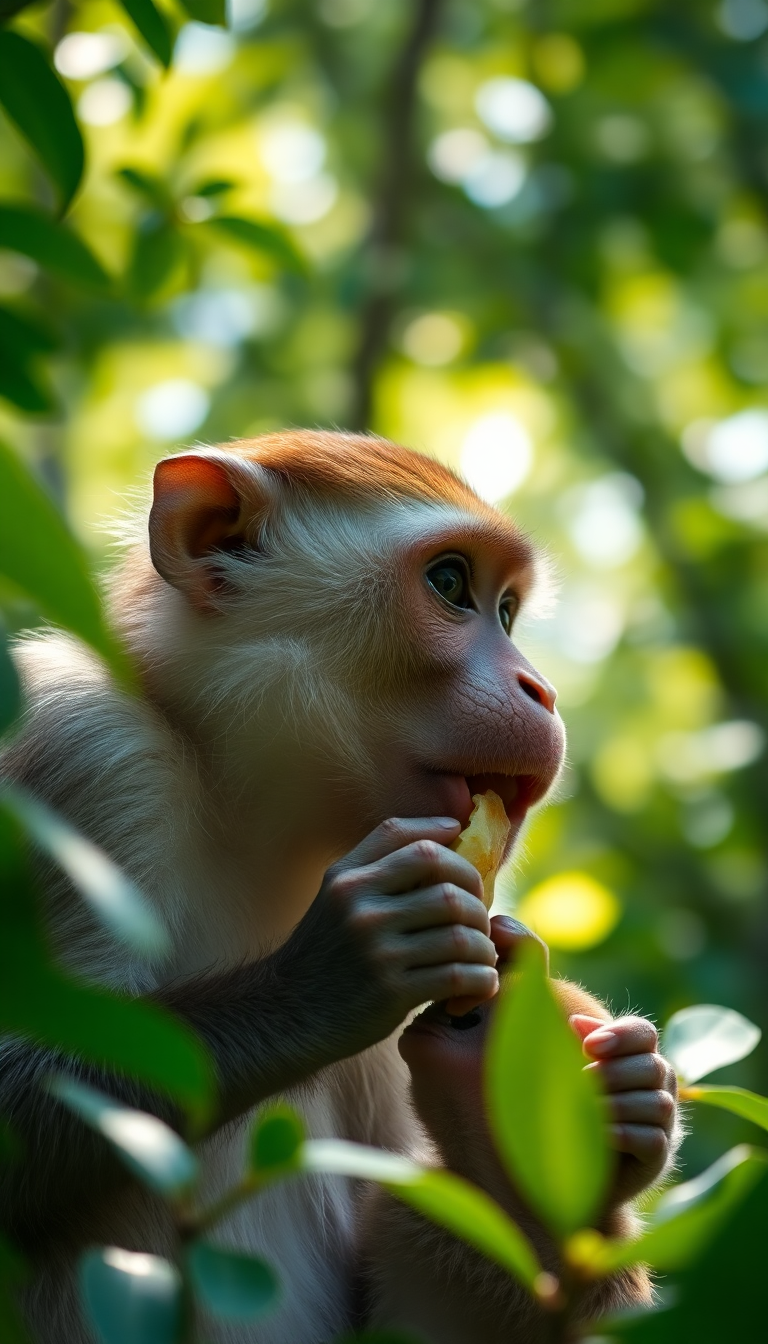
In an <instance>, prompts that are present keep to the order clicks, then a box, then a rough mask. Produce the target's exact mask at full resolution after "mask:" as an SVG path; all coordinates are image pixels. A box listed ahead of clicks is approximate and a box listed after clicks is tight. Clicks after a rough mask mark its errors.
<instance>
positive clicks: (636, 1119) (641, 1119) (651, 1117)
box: [607, 1088, 675, 1130]
mask: <svg viewBox="0 0 768 1344" xmlns="http://www.w3.org/2000/svg"><path fill="white" fill-rule="evenodd" d="M607 1104H608V1107H609V1109H610V1113H611V1115H612V1116H613V1119H614V1120H616V1121H621V1122H623V1123H624V1124H630V1125H657V1126H659V1127H660V1128H661V1129H664V1130H668V1129H669V1127H670V1125H671V1124H672V1120H673V1119H674V1114H675V1099H674V1097H672V1096H671V1095H670V1093H669V1092H665V1091H663V1089H661V1088H657V1089H656V1090H655V1091H641V1092H617V1093H616V1094H615V1095H613V1096H610V1097H608V1098H607Z"/></svg>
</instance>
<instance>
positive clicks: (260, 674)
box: [0, 430, 564, 1344]
mask: <svg viewBox="0 0 768 1344" xmlns="http://www.w3.org/2000/svg"><path fill="white" fill-rule="evenodd" d="M540 571H541V563H540V560H539V558H538V555H537V552H536V550H535V548H534V547H533V545H532V543H531V542H530V541H529V540H528V539H527V538H526V537H525V536H524V534H523V533H522V532H521V530H520V529H519V528H518V527H517V526H516V524H515V523H514V522H513V521H511V520H510V519H509V518H508V517H506V516H504V515H503V514H502V513H501V512H499V511H498V510H497V509H495V508H494V507H492V506H491V505H489V504H487V503H485V502H484V501H483V500H481V499H480V498H479V497H478V496H477V495H476V494H475V493H474V492H473V490H472V489H471V488H470V487H469V486H468V485H467V484H466V483H465V482H463V481H462V480H461V479H460V478H459V477H458V476H457V475H455V474H454V473H453V472H452V471H451V470H450V469H449V468H447V467H445V466H443V465H442V464H440V463H438V462H437V461H435V460H432V459H430V458H428V457H426V456H424V455H422V454H419V453H416V452H413V451H411V450H409V449H406V448H403V447H400V446H399V445H396V444H393V443H390V442H389V441H387V440H384V439H381V438H377V437H375V436H365V435H352V434H345V433H337V432H333V433H331V432H321V431H306V430H291V431H286V432H283V433H273V434H267V435H263V436H261V437H259V438H256V439H251V440H244V441H240V442H237V443H231V444H228V445H225V446H220V447H198V448H195V449H191V450H183V451H181V452H180V453H178V454H176V455H173V456H170V457H168V458H165V459H164V460H163V461H161V462H160V463H159V464H158V465H157V467H156V470H155V473H154V482H153V494H152V503H151V509H150V511H149V515H148V517H147V516H146V514H143V515H137V518H136V520H135V522H134V523H133V524H131V527H130V528H129V535H128V539H127V545H126V550H125V554H124V557H123V559H122V562H121V563H120V565H119V566H118V567H117V568H116V570H115V573H114V575H113V577H112V579H111V581H110V589H109V599H108V603H109V615H110V621H111V624H112V627H113V629H114V630H115V632H116V634H117V635H118V636H119V637H120V638H121V639H122V640H123V641H124V643H125V645H126V647H127V649H128V651H129V653H130V655H131V658H132V660H133V663H134V666H135V668H136V677H137V682H138V692H137V693H135V694H131V693H128V692H127V691H126V690H125V689H123V688H121V687H120V686H118V685H117V684H116V682H115V681H114V679H113V678H112V677H111V676H110V675H109V673H108V672H107V671H106V669H105V667H104V665H103V664H102V663H101V662H100V661H99V659H98V658H97V657H95V656H94V655H93V654H92V653H90V652H89V651H88V650H87V649H86V648H85V646H84V645H82V644H80V643H78V641H76V640H75V639H73V638H71V637H69V636H67V635H65V634H62V633H56V632H54V631H48V632H43V633H42V634H39V633H38V634H33V635H32V636H30V637H28V638H26V639H25V640H23V641H22V642H21V643H20V644H19V646H18V648H17V652H16V657H17V661H18V665H19V671H20V675H21V677H22V681H23V685H24V688H25V696H26V704H27V710H26V714H25V717H24V720H23V723H22V726H21V728H20V730H19V732H18V733H17V735H16V736H15V737H14V738H13V739H12V740H11V741H10V743H9V744H8V746H7V748H6V749H5V751H4V754H3V759H2V763H1V764H2V773H3V774H4V775H5V776H6V777H7V778H8V779H10V780H12V781H16V782H18V783H19V784H21V785H23V786H24V787H26V788H27V789H29V790H30V791H31V792H32V793H33V795H35V796H36V797H38V798H40V799H42V800H44V801H45V802H47V803H48V804H49V805H51V806H52V807H54V808H56V809H57V810H58V811H59V812H60V813H61V814H62V815H63V816H64V817H65V818H66V819H68V820H69V821H70V822H71V823H72V824H73V825H75V826H76V827H78V828H79V829H80V830H81V831H82V832H83V833H84V834H85V835H86V836H88V837H89V838H90V839H91V840H93V841H94V842H95V843H97V844H99V845H101V846H102V847H103V848H104V849H105V851H106V852H107V853H108V854H109V855H110V856H111V857H112V858H113V859H114V860H115V861H116V862H117V863H118V864H119V865H121V866H122V868H123V869H124V870H125V871H126V873H128V874H129V875H130V876H131V877H132V878H133V879H134V880H135V881H136V882H137V883H138V884H139V886H140V887H141V888H142V889H143V891H144V892H145V893H146V895H147V897H148V899H149V900H150V901H151V902H152V904H153V906H154V908H155V909H156V911H157V912H158V914H159V915H160V917H161V918H162V919H163V920H164V922H165V924H166V926H167V928H168V929H169V931H170V934H171V943H172V950H171V952H170V953H169V954H168V955H167V956H166V957H165V958H164V959H163V960H161V961H157V960H155V961H151V960H147V959H141V958H139V957H137V956H136V955H134V954H133V953H131V952H129V951H127V950H126V949H125V948H124V947H122V946H120V945H119V944H118V943H117V942H116V941H115V940H114V938H113V936H112V935H110V933H109V932H107V931H105V929H104V928H102V927H100V926H99V925H98V924H97V923H96V922H95V920H94V919H93V918H92V916H91V915H90V914H89V912H88V910H87V909H86V908H85V907H84V906H83V904H82V903H81V902H79V900H78V898H77V896H76V895H75V893H74V892H73V891H72V890H71V889H70V887H69V886H68V885H67V883H66V880H65V879H64V878H63V877H62V876H61V875H60V874H57V873H56V872H54V871H53V870H52V869H51V868H46V867H45V866H44V865H42V864H41V866H40V869H39V881H40V885H41V891H42V904H43V911H44V917H45V921H46V927H47V931H48V934H49V938H50V943H51V947H52V949H53V951H54V954H55V956H56V958H57V959H58V961H59V963H60V964H61V965H62V966H63V967H64V968H65V969H67V970H68V971H69V972H70V973H71V974H74V975H78V976H81V977H84V978H86V979H87V980H89V981H90V982H92V983H98V984H102V985H106V986H108V987H110V988H112V989H114V990H117V991H121V992H124V993H127V994H130V995H132V996H135V997H137V998H145V999H148V1000H150V1001H152V1002H155V1003H158V1004H160V1005H162V1006H164V1007H165V1008H167V1009H169V1010H171V1011H172V1012H174V1013H175V1014H176V1015H177V1016H178V1017H179V1018H180V1019H181V1021H182V1022H183V1023H185V1024H186V1025H188V1026H189V1027H191V1028H192V1029H194V1031H196V1032H197V1033H198V1035H199V1036H200V1038H201V1039H202V1040H203V1042H204V1043H205V1044H206V1046H207V1048H208V1050H209V1052H210V1054H211V1057H212V1060H213V1064H214V1068H215V1074H216V1082H217V1088H218V1103H217V1110H216V1114H215V1116H214V1117H213V1119H212V1121H211V1123H210V1127H209V1131H208V1133H207V1135H206V1136H205V1137H204V1139H203V1140H202V1141H201V1143H200V1144H199V1155H200V1160H201V1165H202V1171H203V1177H202V1197H203V1198H204V1199H205V1200H206V1201H208V1200H211V1199H214V1198H215V1197H216V1196H217V1195H218V1194H220V1193H221V1192H222V1191H223V1190H224V1189H226V1188H228V1187H229V1186H230V1185H232V1184H233V1183H234V1182H235V1181H236V1180H237V1179H238V1177H239V1175H240V1172H241V1170H242V1167H243V1163H244V1155H245V1149H246V1140H247V1133H248V1130H249V1126H250V1124H251V1122H252V1120H253V1117H254V1115H255V1114H256V1113H257V1112H258V1108H259V1106H260V1105H262V1104H263V1103H264V1102H265V1101H267V1100H268V1099H270V1098H274V1097H276V1096H285V1097H287V1099H288V1100H289V1101H291V1102H292V1103H293V1104H295V1105H296V1106H297V1107H298V1108H299V1109H300V1110H301V1112H302V1113H303V1114H304V1116H305V1117H306V1121H307V1125H308V1130H309V1133H310V1134H311V1135H315V1136H322V1137H333V1136H339V1137H342V1138H347V1139H353V1140H358V1141H361V1142H363V1143H369V1144H375V1145H379V1146H381V1147H385V1148H390V1149H394V1150H403V1151H404V1150H406V1149H407V1148H408V1145H409V1143H411V1141H412V1137H413V1132H414V1119H413V1115H412V1112H411V1109H410V1105H409V1101H408V1092H407V1070H406V1068H405V1065H404V1063H403V1061H402V1059H401V1058H400V1055H399V1054H398V1052H397V1048H396V1037H397V1031H398V1029H399V1027H400V1026H401V1025H402V1023H403V1022H404V1021H405V1019H406V1017H407V1016H408V1014H409V1013H411V1012H412V1011H413V1010H414V1009H416V1008H418V1007H420V1006H421V1005H423V1004H424V1003H426V1002H428V1001H436V1002H441V1001H445V1000H447V999H450V998H461V997H464V998H466V999H474V1000H475V1001H476V1002H483V1001H485V1000H486V999H490V998H492V997H493V995H494V994H495V993H496V990H497V988H498V972H497V968H496V961H497V956H498V952H497V946H496V945H494V942H493V940H492V939H491V936H490V935H491V927H490V924H489V918H488V914H487V912H486V910H485V908H484V906H483V904H482V887H481V883H480V879H479V876H478V874H477V873H476V872H475V870H474V869H473V868H472V867H471V866H470V865H469V864H468V863H467V862H466V861H465V860H463V859H461V858H460V856H459V855H457V854H455V853H453V852H452V851H451V849H450V848H449V846H450V844H451V842H452V841H453V840H454V839H455V838H456V836H457V834H458V833H459V831H460V829H461V828H462V827H463V826H464V825H466V822H467V820H468V817H469V813H470V810H471V796H472V794H474V793H477V792H483V791H485V790H487V789H488V788H493V789H494V790H495V791H496V792H497V793H498V794H499V796H500V797H501V799H502V801H503V802H504V806H505V810H506V811H507V815H508V817H509V819H510V822H511V830H510V839H509V845H508V849H509V850H510V851H511V848H512V846H513V844H514V843H515V841H516V840H517V838H518V837H519V835H520V833H521V831H522V830H523V827H524V824H525V822H526V818H527V816H528V815H529V813H530V812H531V810H532V809H533V808H535V807H536V806H538V805H539V804H541V803H542V801H543V800H544V799H545V798H546V796H547V794H548V793H549V791H550V789H551V787H552V785H553V783H554V781H555V780H556V779H557V776H558V773H559V770H560V767H561V762H562V759H563V751H564V729H563V724H562V721H561V719H560V716H559V714H558V711H557V708H556V705H555V691H554V688H553V687H552V686H551V685H550V683H549V682H548V681H547V680H546V679H545V678H544V677H542V676H541V675H540V674H539V673H538V672H537V671H536V670H535V669H534V668H533V667H532V666H531V664H530V663H529V662H528V661H527V660H526V659H525V658H524V656H523V655H522V653H521V652H520V651H519V649H518V648H517V646H516V644H515V642H514V638H513V635H514V623H515V619H516V617H517V613H518V610H519V609H520V607H521V606H522V605H523V603H524V602H526V600H528V601H530V598H531V594H532V592H533V591H534V589H535V586H536V583H537V578H538V575H539V574H540ZM505 937H506V935H505V932H504V927H503V922H502V925H500V926H499V929H498V931H497V933H496V943H497V944H501V945H504V940H505ZM52 1069H65V1070H67V1071H68V1072H69V1073H70V1074H71V1075H72V1076H73V1077H76V1078H79V1079H80V1080H82V1081H84V1082H86V1083H90V1084H91V1085H94V1086H97V1087H100V1088H101V1089H102V1090H103V1091H105V1092H107V1093H109V1094H110V1095H111V1096H112V1097H114V1098H115V1099H117V1100H122V1101H124V1102H125V1103H126V1104H129V1105H133V1106H136V1107H138V1108H140V1109H143V1110H147V1111H150V1112H152V1113H153V1114H155V1115H157V1116H159V1117H160V1118H161V1119H163V1120H164V1121H166V1122H167V1123H169V1124H170V1125H172V1126H174V1127H175V1128H176V1129H177V1130H179V1132H182V1133H185V1132H186V1130H185V1123H186V1122H185V1117H184V1115H183V1114H182V1112H181V1110H180V1108H179V1107H178V1106H176V1105H174V1104H173V1103H172V1102H170V1101H169V1100H167V1099H166V1098H164V1097H161V1096H159V1095H157V1094H155V1093H153V1092H151V1091H150V1090H149V1089H147V1088H145V1087H143V1086H141V1085H140V1084H138V1083H137V1082H136V1081H135V1080H130V1079H127V1078H124V1077H121V1076H119V1075H118V1074H117V1073H110V1072H108V1071H106V1070H103V1069H98V1068H95V1067H92V1066H90V1065H87V1064H85V1063H84V1062H83V1061H82V1060H75V1059H64V1058H62V1057H60V1056H58V1055H57V1054H56V1052H55V1051H51V1050H50V1049H44V1048H42V1047H38V1046H35V1045H34V1043H30V1042H28V1041H23V1040H20V1039H10V1040H6V1041H5V1042H4V1043H3V1045H2V1056H1V1057H0V1113H2V1114H3V1115H4V1116H5V1118H6V1119H7V1120H8V1122H9V1123H10V1125H11V1127H12V1129H13V1131H14V1132H15V1133H16V1134H17V1135H19V1137H20V1139H21V1141H22V1143H23V1145H24V1148H25V1150H26V1155H27V1160H26V1161H25V1162H23V1163H10V1164H8V1165H7V1167H6V1169H5V1170H4V1172H3V1177H2V1180H3V1189H2V1192H1V1197H0V1208H1V1209H2V1213H1V1214H0V1217H1V1218H2V1222H3V1227H4V1229H5V1230H6V1231H7V1232H8V1234H9V1235H10V1236H11V1237H12V1238H13V1239H14V1241H15V1242H16V1244H18V1245H19V1246H20V1247H21V1249H22V1251H23V1252H24V1253H25V1254H26V1256H27V1258H28V1260H29V1262H30V1268H31V1274H32V1282H31V1286H30V1287H29V1289H28V1290H27V1291H26V1294H25V1298H24V1310H25V1312H26V1316H27V1319H28V1322H29V1325H30V1330H31V1333H32V1335H33V1337H34V1338H35V1339H36V1340H38V1341H40V1344H54V1341H55V1344H92V1335H91V1332H90V1330H89V1327H88V1326H87V1324H86V1322H85V1321H84V1319H83V1316H82V1313H81V1310H80V1305H79V1299H78V1292H77V1283H76V1273H75V1264H76V1261H77V1258H78V1256H79V1254H80V1252H81V1250H82V1249H83V1248H84V1247H87V1246H91V1245H99V1244H104V1243H110V1244H114V1245H117V1246H121V1247H124V1248H126V1249H128V1250H139V1251H151V1252H154V1253H157V1254H160V1255H165V1256H167V1257H168V1258H170V1259H173V1258H174V1256H175V1255H176V1254H177V1250H178V1245H177V1237H176V1232H175V1229H174V1227H173V1225H172V1223H171V1220H170V1217H169V1214H168V1212H167V1209H166V1207H165V1206H164V1204H163V1203H162V1201H160V1200H159V1199H158V1198H156V1197H155V1196H153V1195H152V1194H150V1193H148V1192H147V1191H146V1190H144V1189H142V1188H141V1187H140V1186H139V1185H138V1184H137V1183H136V1182H135V1181H134V1179H133V1178H132V1177H131V1175H130V1174H129V1173H128V1172H127V1171H125V1170H124V1169H123V1168H122V1166H121V1164H120V1163H119V1162H118V1161H117V1160H116V1159H115V1158H114V1155H113V1154H111V1153H110V1151H109V1149H108V1145H107V1144H106V1143H105V1142H104V1141H103V1140H102V1139H101V1138H100V1136H98V1135H95V1134H92V1133H90V1132H89V1131H87V1130H86V1128H85V1126H84V1125H83V1124H81V1122H80V1121H79V1120H78V1119H76V1118H75V1117H74V1116H72V1115H71V1114H69V1113H68V1112H67V1111H66V1110H65V1109H64V1107H63V1106H62V1105H61V1104H59V1103H58V1102H56V1101H55V1100H53V1099H52V1098H50V1097H49V1096H48V1094H47V1093H46V1091H45V1087H44V1083H45V1080H46V1079H47V1077H48V1076H49V1074H50V1072H51V1071H52ZM359 1197H360V1196H359V1192H358V1189H357V1187H356V1186H355V1184H354V1183H352V1182H346V1181H344V1180H342V1179H341V1178H337V1177H327V1178H325V1177H313V1178H307V1179H306V1180H297V1181H293V1182H289V1183H286V1184H285V1185H281V1186H277V1185H276V1186H275V1187H274V1188H272V1189H270V1190H268V1191H265V1192H264V1193H263V1194H262V1195H261V1196H260V1197H259V1198H258V1199H256V1200H254V1201H252V1202H251V1203H249V1204H248V1205H247V1206H242V1207H240V1208H239V1209H237V1210H235V1211H234V1212H233V1213H232V1214H231V1215H230V1216H229V1217H228V1218H227V1219H226V1220H225V1222H224V1223H223V1224H222V1225H221V1227H220V1228H219V1229H217V1231H216V1233H215V1235H216V1237H217V1238H218V1239H219V1240H221V1242H222V1243H223V1244H226V1245H229V1246H233V1247H235V1248H238V1249H240V1250H242V1251H246V1252H251V1253H253V1254H256V1255H262V1256H264V1257H265V1258H266V1259H267V1260H269V1261H270V1262H271V1263H272V1265H273V1266H274V1268H275V1269H276V1271H277V1273H278V1275H279V1277H280V1279H281V1282H282V1285H283V1293H282V1304H281V1305H280V1306H279V1308H278V1309H277V1310H276V1311H275V1312H274V1313H273V1314H272V1315H270V1316H267V1317H265V1318H264V1320H263V1321H261V1322H259V1323H258V1325H257V1326H256V1325H254V1326H239V1325H234V1324H231V1323H229V1324H222V1323H216V1322H211V1323H210V1324H209V1325H208V1326H207V1328H206V1336H207V1337H208V1338H209V1339H211V1340H212V1341H214V1342H215V1344H246V1342H247V1344H250V1341H259V1342H260V1344H296V1341H298V1340H301V1341H302V1344H320V1342H321V1341H326V1340H329V1339H331V1338H333V1337H334V1335H336V1334H339V1333H342V1332H343V1331H344V1330H345V1329H347V1328H348V1327H349V1325H350V1322H354V1320H355V1315H354V1311H355V1307H354V1278H355V1275H354V1265H355V1247H354V1238H355V1224H356V1209H357V1207H358V1203H359Z"/></svg>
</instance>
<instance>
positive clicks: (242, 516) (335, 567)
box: [119, 431, 563, 857]
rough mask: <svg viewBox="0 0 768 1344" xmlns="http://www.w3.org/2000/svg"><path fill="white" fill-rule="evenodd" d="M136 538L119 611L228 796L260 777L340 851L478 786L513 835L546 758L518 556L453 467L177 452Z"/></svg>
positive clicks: (303, 438) (338, 450)
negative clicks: (518, 641)
mask: <svg viewBox="0 0 768 1344" xmlns="http://www.w3.org/2000/svg"><path fill="white" fill-rule="evenodd" d="M149 552H150V556H151V566H150V563H149V557H148V556H146V550H144V554H143V557H142V556H139V557H138V558H134V560H133V561H132V562H130V563H129V564H128V566H127V567H126V571H125V578H124V580H123V583H122V587H121V588H120V589H119V597H120V599H121V602H122V607H123V610H124V612H125V613H126V614H125V615H124V617H123V619H124V620H125V621H126V622H127V623H128V625H129V627H130V630H131V635H132V643H133V644H134V647H138V649H139V652H140V655H141V658H142V666H143V672H144V676H145V678H146V682H147V684H148V686H149V688H150V691H151V693H152V695H153V696H154V698H155V699H156V701H158V702H159V703H160V704H161V705H162V707H163V709H164V710H165V711H166V713H169V714H170V716H171V718H172V719H173V718H175V720H176V721H177V722H178V724H179V726H180V728H181V729H182V730H183V731H184V732H185V733H186V734H187V736H188V737H190V738H191V739H192V740H193V742H194V743H195V744H196V745H198V744H200V745H202V747H203V748H204V750H205V753H206V760H207V763H208V767H209V768H211V769H212V770H214V771H215V770H216V769H217V768H219V778H220V779H221V780H222V781H225V782H226V787H227V789H228V790H229V792H230V796H237V797H238V799H240V800H242V799H243V798H245V797H247V796H249V795H250V794H251V793H253V795H254V803H255V804H256V805H258V802H259V798H260V797H261V798H262V799H263V797H264V792H265V789H267V790H269V789H272V790H274V791H275V800H276V799H277V798H278V797H279V800H280V801H281V804H282V806H283V807H284V809H285V815H286V816H287V817H289V818H290V817H291V816H294V815H295V818H296V819H297V821H298V818H299V817H301V821H302V826H303V827H304V829H305V832H306V828H307V827H308V826H309V829H310V830H311V827H312V824H313V823H312V821H311V819H310V820H309V821H308V816H309V817H310V818H311V817H316V818H317V829H318V834H319V833H320V832H322V835H323V836H324V838H325V842H326V843H327V842H328V837H329V836H332V837H333V838H332V840H331V843H330V851H331V852H333V853H335V854H341V853H343V852H345V850H346V849H348V848H349V847H350V846H351V845H352V844H354V843H356V842H357V841H359V840H360V839H361V838H362V836H363V835H365V834H366V833H367V832H368V830H370V829H371V827H372V826H373V825H375V824H377V823H378V822H379V821H381V820H383V819H384V818H386V817H388V816H396V815H400V816H432V815H448V816H452V817H456V818H458V820H459V821H460V822H461V823H462V825H465V824H466V822H467V819H468V817H469V813H470V811H471V807H472V803H471V796H472V794H473V793H476V792H484V791H485V790H486V789H488V788H493V789H494V790H495V791H496V792H497V793H498V794H499V795H500V797H501V798H502V800H503V802H504V804H505V807H506V810H507V813H508V815H509V817H510V820H511V822H512V830H511V836H510V845H511V844H512V843H513V841H514V838H515V836H516V834H517V833H518V832H519V830H520V827H521V825H522V822H523V820H524V818H525V815H526V813H527V811H528V809H529V808H530V807H531V805H532V804H534V803H536V802H538V801H539V800H540V799H541V798H542V797H543V796H544V794H545V793H546V792H547V790H548V789H549V787H550V785H551V784H552V782H553V780H554V779H555V777H556V775H557V773H558V770H559V767H560V763H561V759H562V753H563V729H562V724H561V721H560V718H559V716H558V714H557V713H556V710H555V692H554V690H553V688H552V687H551V686H550V685H549V683H548V682H546V681H545V680H544V678H543V677H541V676H540V675H539V673H538V672H536V671H535V669H534V668H533V667H532V666H531V665H530V664H529V663H528V662H527V661H526V659H525V658H524V657H523V655H522V654H521V653H520V652H519V650H518V649H517V647H516V646H515V643H514V624H515V619H516V617H517V614H518V611H519V610H520V608H521V606H522V604H523V603H524V602H525V600H526V597H527V595H528V594H529V592H530V590H531V588H532V585H533V583H534V580H535V575H536V555H535V552H534V550H533V548H532V546H531V544H530V542H529V541H528V540H527V539H526V538H525V537H524V536H523V535H522V534H521V532H520V531H519V530H518V529H517V528H516V527H515V525H514V524H513V523H512V522H511V521H510V520H509V519H508V518H506V517H505V516H504V515H502V514H501V513H500V512H498V511H497V510H496V509H494V508H492V507H491V506H489V505H488V504H486V503H484V502H483V501H482V500H481V499H479V498H478V497H477V496H476V495H475V494H474V492H473V491H472V490H471V489H470V488H469V487H468V486H467V485H466V484H465V483H464V482H463V481H461V480H460V479H459V478H458V477H457V476H455V475H454V474H453V473H452V472H451V471H449V470H448V469H447V468H445V467H443V466H442V465H440V464H439V463H437V462H435V461H433V460H432V459H430V458H427V457H425V456H423V455H421V454H418V453H415V452H411V451H409V450H407V449H405V448H400V447H397V446H396V445H394V444H391V443H388V442H386V441H384V440H380V439H376V438H372V437H370V438H369V437H365V436H355V435H347V434H335V433H320V432H317V433H314V432H309V431H296V432H292V431H291V432H286V433H283V434H269V435H265V436H264V437H262V438H259V439H255V440H248V441H244V442H241V443H236V444H233V445H230V446H227V447H223V448H204V449H198V450H195V451H194V452H185V453H182V454H180V455H178V456H176V457H171V458H167V459H166V460H165V461H163V462H161V463H160V464H159V465H158V467H157V469H156V472H155V483H154V502H153V506H152V512H151V515H150V520H149ZM294 803H295V806H294ZM290 824H292V823H289V826H290ZM330 856H331V855H330V853H329V855H328V857H330Z"/></svg>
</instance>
